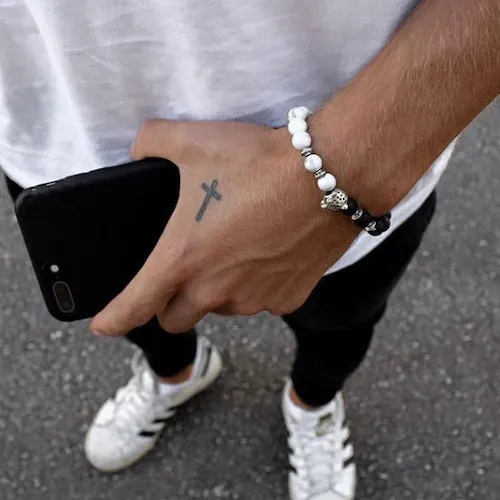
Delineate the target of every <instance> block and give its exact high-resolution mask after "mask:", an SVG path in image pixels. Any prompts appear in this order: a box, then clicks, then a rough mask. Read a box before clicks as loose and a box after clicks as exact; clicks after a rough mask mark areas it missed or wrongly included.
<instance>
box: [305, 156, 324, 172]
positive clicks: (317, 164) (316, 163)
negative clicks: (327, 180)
mask: <svg viewBox="0 0 500 500" xmlns="http://www.w3.org/2000/svg"><path fill="white" fill-rule="evenodd" d="M322 166H323V160H322V159H321V158H320V157H319V156H318V155H314V154H312V155H309V156H308V157H307V158H306V159H305V160H304V167H306V170H307V171H308V172H313V173H314V172H317V171H318V170H320V169H321V167H322Z"/></svg>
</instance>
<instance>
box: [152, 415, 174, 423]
mask: <svg viewBox="0 0 500 500" xmlns="http://www.w3.org/2000/svg"><path fill="white" fill-rule="evenodd" d="M171 418H172V417H165V418H155V419H154V420H153V422H152V423H153V424H165V423H167V420H170V419H171Z"/></svg>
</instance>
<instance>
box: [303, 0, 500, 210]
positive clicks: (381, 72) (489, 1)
mask: <svg viewBox="0 0 500 500" xmlns="http://www.w3.org/2000/svg"><path fill="white" fill-rule="evenodd" d="M499 93H500V2H499V1H498V0H474V1H471V0H453V2H450V1H447V0H424V1H423V2H422V3H421V4H420V6H419V7H418V8H417V9H416V10H415V11H414V12H413V13H412V15H411V16H410V17H409V18H408V19H407V21H406V22H405V23H404V25H403V26H402V27H401V29H400V30H399V31H398V33H397V34H396V35H395V37H394V38H393V39H392V40H391V41H390V42H389V43H388V45H387V46H386V47H385V48H384V49H383V50H382V52H381V53H380V54H379V55H378V56H377V57H376V58H375V59H374V60H373V61H372V62H371V63H370V64H369V65H368V66H367V67H366V68H365V69H364V70H363V71H362V72H361V73H360V74H359V75H358V76H357V77H356V78H355V79H354V80H353V81H352V82H351V83H350V84H349V85H347V86H346V87H345V88H344V89H343V90H342V91H340V92H339V93H338V94H336V95H335V96H334V97H333V98H332V99H331V101H330V102H328V103H327V104H326V105H325V106H324V107H323V108H322V109H321V110H319V111H318V112H317V113H316V114H315V115H313V116H312V117H311V130H312V132H311V133H312V136H313V139H314V147H315V149H316V150H317V151H318V152H320V154H322V155H323V157H324V158H325V160H326V162H327V164H326V168H327V169H328V170H331V171H333V172H335V174H336V175H337V178H338V180H339V185H340V187H345V189H346V190H347V191H349V192H350V193H351V194H352V195H353V196H354V197H356V198H357V199H358V200H359V202H360V204H362V205H364V206H366V207H367V208H369V209H370V210H371V211H372V213H384V212H385V211H387V210H389V209H391V208H392V207H393V206H394V205H395V204H396V203H397V202H398V201H400V200H401V199H402V198H403V197H404V196H405V195H406V194H407V193H408V191H409V190H410V189H411V188H412V186H413V185H414V184H415V183H416V182H417V180H418V179H419V178H420V177H421V176H422V175H423V174H424V172H425V171H426V170H427V169H428V168H429V166H430V165H431V164H432V162H433V161H434V160H435V159H436V158H437V157H438V156H439V154H440V153H441V152H442V151H443V150H444V149H445V148H446V146H447V145H448V144H449V143H450V142H451V141H452V140H453V139H454V138H455V137H456V136H457V135H458V134H459V133H460V132H461V131H462V130H463V129H464V128H465V127H466V125H467V124H468V123H469V122H470V121H471V120H472V119H473V118H474V117H475V116H476V115H477V114H478V113H479V112H480V111H481V110H482V109H483V108H485V107H486V106H487V105H488V104H489V103H490V102H491V101H492V100H493V99H494V98H495V97H496V96H497V95H498V94H499Z"/></svg>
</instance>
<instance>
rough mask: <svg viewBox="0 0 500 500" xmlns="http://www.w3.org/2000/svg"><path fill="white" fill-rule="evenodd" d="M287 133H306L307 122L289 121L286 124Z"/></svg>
mask: <svg viewBox="0 0 500 500" xmlns="http://www.w3.org/2000/svg"><path fill="white" fill-rule="evenodd" d="M288 131H289V132H290V134H292V135H293V134H296V133H297V132H307V122H306V121H305V120H303V119H302V118H294V119H293V120H290V123H289V124H288Z"/></svg>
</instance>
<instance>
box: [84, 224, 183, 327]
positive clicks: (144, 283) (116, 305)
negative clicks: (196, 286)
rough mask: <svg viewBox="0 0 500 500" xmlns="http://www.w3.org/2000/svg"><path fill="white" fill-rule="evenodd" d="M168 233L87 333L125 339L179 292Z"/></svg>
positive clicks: (174, 250) (177, 267)
mask: <svg viewBox="0 0 500 500" xmlns="http://www.w3.org/2000/svg"><path fill="white" fill-rule="evenodd" d="M170 232H171V231H169V230H168V229H166V230H165V232H164V233H163V235H162V237H161V238H160V240H159V242H158V244H157V245H156V247H155V249H154V250H153V251H152V253H151V255H150V256H149V257H148V259H147V261H146V262H145V264H144V266H143V267H142V268H141V270H140V271H139V272H138V273H137V275H136V276H135V277H134V279H133V280H132V281H131V282H130V283H129V284H128V285H127V287H126V288H125V289H124V290H123V292H121V293H120V295H118V296H117V297H116V298H115V299H114V300H112V301H111V302H110V303H109V304H108V305H107V306H106V307H105V308H104V309H103V310H102V311H101V312H100V313H99V314H98V315H97V316H96V317H95V318H94V319H93V321H92V323H91V325H90V329H91V331H92V332H93V333H94V334H95V335H106V336H120V335H126V334H127V333H129V332H130V331H131V330H133V329H134V328H137V327H139V326H142V325H144V324H146V323H147V322H148V321H149V320H150V319H152V318H153V316H155V315H156V313H157V312H158V311H162V310H164V309H165V307H166V306H167V304H168V302H169V301H170V299H171V298H172V297H173V296H174V295H175V293H176V292H177V290H178V288H179V285H178V284H179V277H180V273H179V267H180V266H179V265H178V259H177V257H176V255H178V252H177V251H176V249H175V247H173V246H172V245H171V244H170V242H171V241H175V238H172V237H171V236H170V235H169V233H170Z"/></svg>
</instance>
